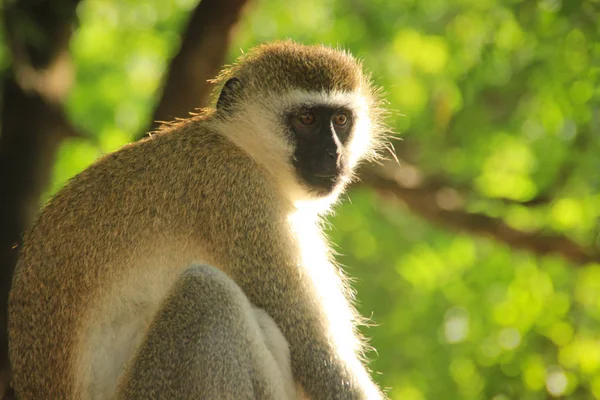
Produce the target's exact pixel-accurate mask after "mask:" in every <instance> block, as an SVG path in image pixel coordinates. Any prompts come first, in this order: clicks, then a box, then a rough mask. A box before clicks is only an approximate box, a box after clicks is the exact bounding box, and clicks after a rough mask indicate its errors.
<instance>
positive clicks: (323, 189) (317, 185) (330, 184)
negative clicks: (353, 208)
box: [303, 173, 341, 195]
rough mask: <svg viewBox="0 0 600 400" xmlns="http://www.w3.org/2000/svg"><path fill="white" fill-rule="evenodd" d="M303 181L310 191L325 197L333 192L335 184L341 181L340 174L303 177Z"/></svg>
mask: <svg viewBox="0 0 600 400" xmlns="http://www.w3.org/2000/svg"><path fill="white" fill-rule="evenodd" d="M303 178H304V181H305V182H306V183H307V185H308V187H309V188H310V189H311V191H313V192H315V193H316V194H320V195H327V194H329V193H331V192H332V191H333V189H334V188H335V187H336V186H337V184H338V183H339V182H340V181H341V176H340V174H337V173H336V174H325V173H314V174H310V175H305V176H304V177H303Z"/></svg>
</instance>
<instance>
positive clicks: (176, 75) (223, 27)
mask: <svg viewBox="0 0 600 400" xmlns="http://www.w3.org/2000/svg"><path fill="white" fill-rule="evenodd" d="M246 3H248V0H202V1H201V2H200V4H199V5H198V7H197V8H196V10H195V11H194V13H193V14H192V16H191V18H190V21H189V23H188V27H187V30H186V32H185V33H184V34H183V40H182V43H181V49H180V50H179V53H177V55H176V56H175V57H174V58H173V60H172V61H171V64H170V67H169V72H168V74H167V77H166V80H165V85H164V89H163V95H162V98H161V99H160V102H159V103H158V106H157V107H156V110H155V112H154V117H153V121H154V122H153V123H152V125H151V126H150V130H154V129H156V128H157V127H158V126H160V122H157V121H172V120H173V119H175V118H183V117H188V116H189V112H190V111H193V110H194V109H197V108H200V107H204V106H206V104H207V103H208V100H209V96H210V92H211V87H210V85H209V83H208V82H207V81H208V80H209V79H212V78H214V77H215V75H216V74H217V73H218V72H219V69H220V68H221V67H222V66H223V62H224V61H225V56H226V54H227V51H228V49H229V41H230V36H231V34H232V31H233V29H234V27H235V25H236V23H237V21H238V20H239V18H240V16H241V15H242V11H243V8H244V6H245V5H246Z"/></svg>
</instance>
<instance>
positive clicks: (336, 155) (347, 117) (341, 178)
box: [285, 105, 354, 196]
mask: <svg viewBox="0 0 600 400" xmlns="http://www.w3.org/2000/svg"><path fill="white" fill-rule="evenodd" d="M285 118H286V125H287V126H288V129H289V132H290V135H291V141H292V142H293V144H294V149H295V150H294V154H293V156H292V164H293V165H294V168H295V170H296V173H297V175H298V178H299V179H300V181H301V183H302V184H303V185H304V186H306V187H307V188H308V190H309V191H310V192H312V193H314V194H316V195H318V196H327V195H328V194H330V193H331V192H333V191H334V189H335V188H336V187H337V186H339V185H343V184H344V182H345V181H347V180H348V178H349V176H350V168H349V165H348V156H347V150H346V146H347V144H348V143H349V141H350V136H351V134H352V130H353V125H354V115H353V113H352V110H350V109H349V108H348V107H341V106H340V107H334V106H329V105H318V106H315V105H313V106H300V107H298V108H297V109H294V110H292V111H291V112H290V113H289V114H288V115H287V116H286V117H285Z"/></svg>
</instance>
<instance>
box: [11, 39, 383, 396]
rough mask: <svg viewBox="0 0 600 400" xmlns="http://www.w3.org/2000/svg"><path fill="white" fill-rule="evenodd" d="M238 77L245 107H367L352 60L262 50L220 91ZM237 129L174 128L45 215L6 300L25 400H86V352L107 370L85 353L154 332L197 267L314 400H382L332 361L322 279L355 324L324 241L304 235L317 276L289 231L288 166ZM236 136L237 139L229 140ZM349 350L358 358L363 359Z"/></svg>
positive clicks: (202, 121) (110, 161)
mask: <svg viewBox="0 0 600 400" xmlns="http://www.w3.org/2000/svg"><path fill="white" fill-rule="evenodd" d="M231 76H236V77H239V78H240V79H241V80H242V82H243V83H244V85H245V86H244V97H245V98H250V96H252V92H253V91H254V96H260V93H265V94H270V95H271V94H272V93H284V92H285V91H286V90H289V89H290V88H294V89H301V90H306V91H323V90H324V91H326V92H327V91H330V90H332V91H343V92H355V91H357V90H359V88H360V87H361V86H363V90H366V92H365V94H366V95H368V94H369V93H370V87H369V86H368V84H367V83H368V82H367V81H366V80H365V78H364V76H363V75H362V73H361V72H360V66H359V65H358V64H357V63H356V62H355V61H354V60H353V59H352V58H351V57H350V56H349V55H348V54H346V53H342V52H338V51H335V50H331V49H328V48H325V47H306V46H301V45H297V44H295V43H292V42H280V43H276V44H273V45H267V46H262V47H259V48H258V49H257V50H256V51H254V52H252V53H250V54H249V55H247V56H245V57H243V58H242V60H241V61H240V62H239V63H238V64H236V65H235V66H233V67H232V68H231V69H230V70H228V71H227V72H224V73H223V74H222V75H221V77H220V78H219V79H220V80H223V79H225V78H226V77H231ZM365 85H367V87H366V88H365V87H364V86H365ZM369 101H371V99H369ZM265 112H268V110H265ZM246 122H247V123H250V124H251V123H252V121H246ZM240 123H243V121H242V122H240V121H237V120H234V119H232V121H230V125H227V123H226V122H218V123H217V121H216V120H215V115H214V110H210V109H209V110H206V111H204V112H202V114H201V115H199V116H196V117H193V118H191V119H189V120H187V121H185V122H180V123H177V124H174V125H171V126H167V127H165V128H163V129H162V130H161V132H159V133H157V134H154V135H152V137H151V138H148V139H145V140H142V141H140V142H137V143H134V144H131V145H128V146H126V147H124V148H123V149H121V150H120V151H118V152H115V153H113V154H110V155H108V156H106V157H104V158H102V159H100V160H99V161H98V162H96V163H95V164H94V165H93V166H91V167H90V168H88V169H87V170H85V171H84V172H82V173H81V174H79V175H78V176H76V177H75V178H73V179H72V180H71V181H70V182H69V183H68V184H67V185H66V186H65V188H63V189H62V190H61V191H60V192H59V193H58V194H57V195H56V196H55V197H54V198H53V199H52V200H51V201H50V202H49V204H48V205H47V206H46V207H45V208H44V210H43V211H42V213H41V214H40V216H39V218H38V219H37V222H36V223H35V224H34V226H33V228H32V229H31V231H30V232H29V233H27V234H26V235H25V238H24V246H23V249H22V252H21V256H20V261H19V264H18V267H17V270H16V273H15V277H14V283H13V289H12V291H11V293H10V300H9V335H10V357H11V361H12V368H13V371H14V385H15V389H16V391H17V393H18V395H19V397H20V398H21V399H23V400H26V399H78V398H86V397H87V396H88V393H87V392H85V390H88V389H87V388H86V386H85V385H83V384H82V382H83V381H85V379H88V378H89V377H88V375H89V376H95V375H94V374H95V373H97V371H88V372H82V371H84V370H85V369H86V368H88V367H89V364H90V360H91V359H88V358H86V357H87V356H82V351H83V350H82V349H84V348H87V349H88V350H89V354H91V355H93V356H94V357H104V356H105V355H103V354H96V353H94V350H93V349H91V348H90V347H89V346H93V343H92V344H90V343H89V340H90V337H93V338H96V336H94V335H97V336H98V337H100V338H101V339H102V338H103V334H104V329H106V332H120V331H113V330H112V329H113V328H114V327H115V326H117V325H119V324H121V323H122V322H127V321H126V320H127V319H128V318H129V317H128V316H129V315H136V314H137V313H138V311H137V310H140V311H139V314H140V315H145V314H144V312H150V314H148V318H147V319H143V320H141V321H140V322H139V323H140V324H142V325H141V326H142V327H143V329H147V327H148V325H149V324H150V321H151V319H152V318H153V314H152V313H154V312H156V310H157V308H158V307H159V306H160V304H161V302H162V298H163V297H165V296H166V295H167V292H168V290H169V289H170V287H171V286H172V285H173V282H175V280H176V279H177V278H178V277H179V276H180V275H181V273H182V272H183V271H185V270H186V268H188V267H189V265H191V264H193V263H194V262H198V261H200V262H202V263H204V264H209V265H213V266H216V267H218V268H219V269H221V270H222V271H224V272H225V273H227V275H229V276H230V277H231V278H232V279H233V280H234V281H235V282H236V283H237V284H238V285H239V287H240V288H241V289H242V290H243V292H244V293H245V295H246V296H247V297H248V299H249V300H250V302H251V303H252V304H253V305H254V306H256V307H259V308H262V309H264V310H266V311H267V313H269V315H271V317H273V319H274V320H275V321H276V322H277V323H278V325H279V326H280V328H281V330H282V332H283V334H284V336H285V337H286V338H288V341H289V342H290V349H291V353H292V366H293V371H294V375H295V377H296V379H297V380H298V381H299V382H300V383H301V384H302V386H303V388H304V390H305V391H306V392H307V394H308V395H309V396H311V397H312V398H315V399H316V398H334V397H332V396H333V395H334V394H335V393H338V394H337V395H335V398H361V397H364V396H365V393H368V392H369V391H371V392H373V393H374V392H376V391H377V389H375V388H374V386H372V383H370V381H368V378H367V377H366V373H365V371H364V370H363V369H362V366H360V363H358V362H357V361H356V360H354V359H351V360H350V361H348V362H347V363H345V362H342V361H340V360H338V359H337V358H338V355H335V354H328V353H329V352H331V351H332V350H331V349H330V347H329V346H331V340H332V339H331V337H329V336H328V335H330V331H329V329H330V327H328V323H329V322H330V321H329V320H328V318H329V314H327V312H326V310H325V309H324V308H321V306H319V305H318V303H315V300H314V299H315V298H316V297H317V296H321V295H325V294H326V293H324V292H319V289H318V288H317V286H318V285H319V284H320V282H317V279H316V277H317V274H319V273H321V272H322V271H325V272H326V273H327V274H329V275H327V276H328V279H331V282H330V283H328V284H329V285H330V286H329V288H330V289H331V290H330V291H331V292H332V293H331V294H330V295H329V294H327V296H331V297H330V300H331V301H332V302H334V303H336V302H338V303H339V304H340V307H341V308H340V313H341V314H343V315H346V314H344V313H347V314H348V323H349V324H351V323H352V322H351V319H352V312H353V311H352V308H351V307H350V305H349V304H348V302H347V300H346V299H345V297H344V296H345V291H344V285H343V284H342V282H341V281H340V279H339V278H338V277H337V272H336V271H335V269H334V267H333V265H331V264H330V263H329V255H328V250H327V247H326V245H325V244H324V242H323V241H322V240H320V239H319V238H318V237H320V232H319V231H318V230H315V231H314V232H310V233H308V234H314V235H316V236H317V240H318V241H317V244H319V245H322V246H323V251H322V257H321V258H320V259H319V262H320V265H313V266H310V265H303V259H302V255H301V252H302V249H301V246H302V244H299V243H301V242H299V240H300V239H299V235H301V234H306V232H301V233H298V232H294V231H293V230H290V223H289V221H288V218H289V216H290V215H291V214H292V213H294V212H295V211H296V207H297V204H295V203H294V201H293V198H291V197H290V196H289V195H288V194H287V193H286V190H287V189H286V188H283V187H282V185H281V184H280V183H281V180H278V179H273V176H274V175H275V174H284V173H283V172H281V171H288V169H286V168H288V167H287V166H286V165H284V164H285V163H288V160H289V158H286V157H287V156H285V157H284V156H282V157H280V158H274V160H275V161H272V163H275V164H274V165H271V164H272V163H271V164H269V165H268V166H267V164H268V163H267V164H264V163H261V162H260V160H257V157H260V155H257V153H259V150H258V149H257V150H256V151H254V152H251V153H248V152H246V151H245V149H244V148H240V147H239V142H238V141H237V140H236V137H240V136H244V135H246V133H248V135H252V134H255V135H259V134H263V135H268V133H267V132H253V131H252V129H251V128H250V127H249V128H248V130H247V132H246V131H244V128H243V126H244V125H239V124H240ZM231 126H234V127H237V131H236V132H233V133H231V132H230V133H224V132H225V131H224V129H225V127H231ZM236 135H237V136H236ZM278 140H280V141H282V142H281V143H284V139H281V138H280V139H278ZM236 144H238V145H236ZM284 147H285V145H283V144H282V148H284ZM364 150H365V152H366V151H368V150H369V149H364ZM278 171H279V172H278ZM286 174H287V175H286ZM290 174H291V172H290ZM284 175H285V176H284ZM284 175H282V176H283V177H282V178H281V177H280V179H293V176H292V175H289V174H288V172H285V174H284ZM288 175H289V176H288ZM286 177H287V178H286ZM315 224H316V219H315ZM310 226H311V227H313V226H316V225H310ZM308 229H309V231H310V229H312V228H310V227H309V228H308ZM314 235H313V236H314ZM316 251H318V250H316ZM144 310H146V311H144ZM147 310H150V311H147ZM119 318H123V319H124V321H121V320H120V319H119ZM135 329H137V328H135ZM350 334H351V333H350ZM306 335H310V336H311V337H312V338H311V339H310V341H309V340H308V337H305V336H306ZM159 337H160V335H159ZM296 337H301V338H302V339H301V340H300V339H296ZM109 339H110V338H108V339H106V340H109ZM117 339H120V338H118V337H117V338H115V340H117ZM135 343H137V342H135ZM349 346H354V345H350V344H349ZM90 349H91V350H90ZM347 350H348V351H352V352H353V353H354V356H355V357H358V353H359V352H360V348H359V345H356V347H355V348H354V347H352V348H349V349H347ZM86 351H87V350H86ZM84 354H88V353H84ZM111 356H112V355H111ZM124 356H126V358H125V359H124V360H123V362H125V363H128V362H129V360H130V355H129V354H126V355H124ZM354 356H353V357H354ZM82 357H83V358H82ZM90 357H91V356H90ZM173 361H174V363H175V364H176V360H173ZM89 368H91V367H89ZM86 371H87V370H86ZM86 377H88V378H86ZM120 379H123V378H122V377H121V378H120ZM86 382H87V381H86ZM364 382H368V383H366V384H365V383H364ZM365 385H366V386H368V387H365ZM94 390H96V389H94ZM102 390H104V389H103V388H98V389H97V391H95V392H94V393H103V392H102ZM340 393H346V394H340Z"/></svg>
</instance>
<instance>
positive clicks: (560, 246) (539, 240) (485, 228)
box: [362, 170, 600, 264]
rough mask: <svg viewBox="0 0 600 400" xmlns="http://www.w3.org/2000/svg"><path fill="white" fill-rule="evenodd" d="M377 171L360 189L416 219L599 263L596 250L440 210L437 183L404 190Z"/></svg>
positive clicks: (370, 173)
mask: <svg viewBox="0 0 600 400" xmlns="http://www.w3.org/2000/svg"><path fill="white" fill-rule="evenodd" d="M379 172H381V171H380V170H368V171H365V172H364V173H363V174H362V185H364V186H367V187H370V188H372V189H374V190H376V191H377V192H379V193H381V194H383V195H386V196H392V197H394V198H397V199H399V200H400V201H402V202H403V203H405V204H406V205H407V206H408V208H409V209H410V210H411V211H412V212H414V213H415V214H417V215H420V216H421V217H423V218H425V219H427V220H428V221H430V222H432V223H434V224H436V225H438V226H441V227H443V228H446V229H451V230H454V231H457V232H466V233H470V234H473V235H479V236H487V237H491V238H493V239H495V240H497V241H498V242H501V243H505V244H507V245H509V246H511V247H512V248H515V249H521V250H527V251H530V252H532V253H534V254H537V255H549V254H555V255H559V256H562V257H563V258H565V259H566V260H568V261H570V262H573V263H576V264H585V263H590V262H600V251H598V249H591V248H590V249H588V248H584V247H583V246H581V245H580V244H578V243H576V242H574V241H573V240H571V239H569V238H567V237H565V236H560V235H551V234H547V233H544V232H523V231H520V230H517V229H515V228H512V227H510V226H508V225H507V224H506V223H505V222H504V221H503V220H502V219H499V218H493V217H490V216H487V215H483V214H478V213H470V212H468V211H466V210H464V209H463V208H461V207H443V203H442V204H441V202H440V201H439V194H440V191H441V190H450V191H452V189H451V188H445V187H444V185H442V184H440V182H434V183H431V184H430V183H428V182H427V181H423V182H419V183H418V184H415V185H414V186H413V185H410V186H403V185H402V184H401V183H399V182H398V180H397V179H393V178H391V177H386V176H384V174H381V173H379Z"/></svg>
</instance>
